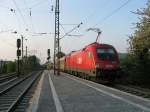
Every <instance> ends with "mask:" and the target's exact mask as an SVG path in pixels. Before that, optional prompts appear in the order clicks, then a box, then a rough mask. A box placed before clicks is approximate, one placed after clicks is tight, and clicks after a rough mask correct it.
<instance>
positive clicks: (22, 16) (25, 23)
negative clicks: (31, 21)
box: [13, 0, 28, 28]
mask: <svg viewBox="0 0 150 112" xmlns="http://www.w3.org/2000/svg"><path fill="white" fill-rule="evenodd" d="M13 3H14V4H15V6H16V8H17V10H18V12H19V14H20V16H21V18H22V20H23V22H24V25H25V26H26V27H27V28H28V24H27V22H26V21H25V18H24V15H23V14H22V12H21V10H20V8H19V6H18V5H17V3H16V1H15V0H13Z"/></svg>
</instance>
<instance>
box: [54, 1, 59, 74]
mask: <svg viewBox="0 0 150 112" xmlns="http://www.w3.org/2000/svg"><path fill="white" fill-rule="evenodd" d="M56 55H57V56H56ZM56 58H57V60H56ZM59 58H60V57H59V0H56V6H55V39H54V74H56V66H57V75H59V74H60V70H59V69H60V60H59Z"/></svg>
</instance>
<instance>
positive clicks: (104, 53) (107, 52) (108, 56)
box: [97, 48, 116, 61]
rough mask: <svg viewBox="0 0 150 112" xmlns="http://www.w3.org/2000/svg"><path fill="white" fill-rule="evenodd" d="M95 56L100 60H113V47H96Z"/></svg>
mask: <svg viewBox="0 0 150 112" xmlns="http://www.w3.org/2000/svg"><path fill="white" fill-rule="evenodd" d="M97 56H98V58H99V59H101V60H112V61H113V60H115V59H116V53H115V51H114V49H113V48H97Z"/></svg>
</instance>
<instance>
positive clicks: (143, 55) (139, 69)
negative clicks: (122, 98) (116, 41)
mask: <svg viewBox="0 0 150 112" xmlns="http://www.w3.org/2000/svg"><path fill="white" fill-rule="evenodd" d="M136 14H138V15H139V16H140V21H139V22H138V23H136V30H135V33H134V34H133V35H131V36H130V37H129V40H128V42H129V45H130V47H129V55H128V56H127V58H126V59H125V60H124V62H123V63H122V64H123V65H124V67H123V68H124V70H125V71H126V74H128V76H129V80H130V81H132V82H134V83H137V84H148V83H149V82H150V0H149V1H148V3H147V7H146V8H144V9H143V10H142V11H141V10H137V12H136Z"/></svg>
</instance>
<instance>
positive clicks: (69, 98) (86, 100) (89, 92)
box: [37, 70, 150, 112]
mask: <svg viewBox="0 0 150 112" xmlns="http://www.w3.org/2000/svg"><path fill="white" fill-rule="evenodd" d="M43 75H44V79H43V82H42V89H41V93H40V97H39V100H38V103H37V104H38V106H37V107H38V108H37V112H150V101H149V100H147V99H144V98H140V97H137V96H134V95H130V94H128V93H124V92H121V91H118V90H115V89H113V88H108V87H105V86H103V85H100V84H96V83H93V82H90V81H87V80H83V79H79V78H77V77H74V76H72V75H68V74H66V73H61V75H60V76H56V75H54V74H53V71H47V70H46V71H44V72H43Z"/></svg>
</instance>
